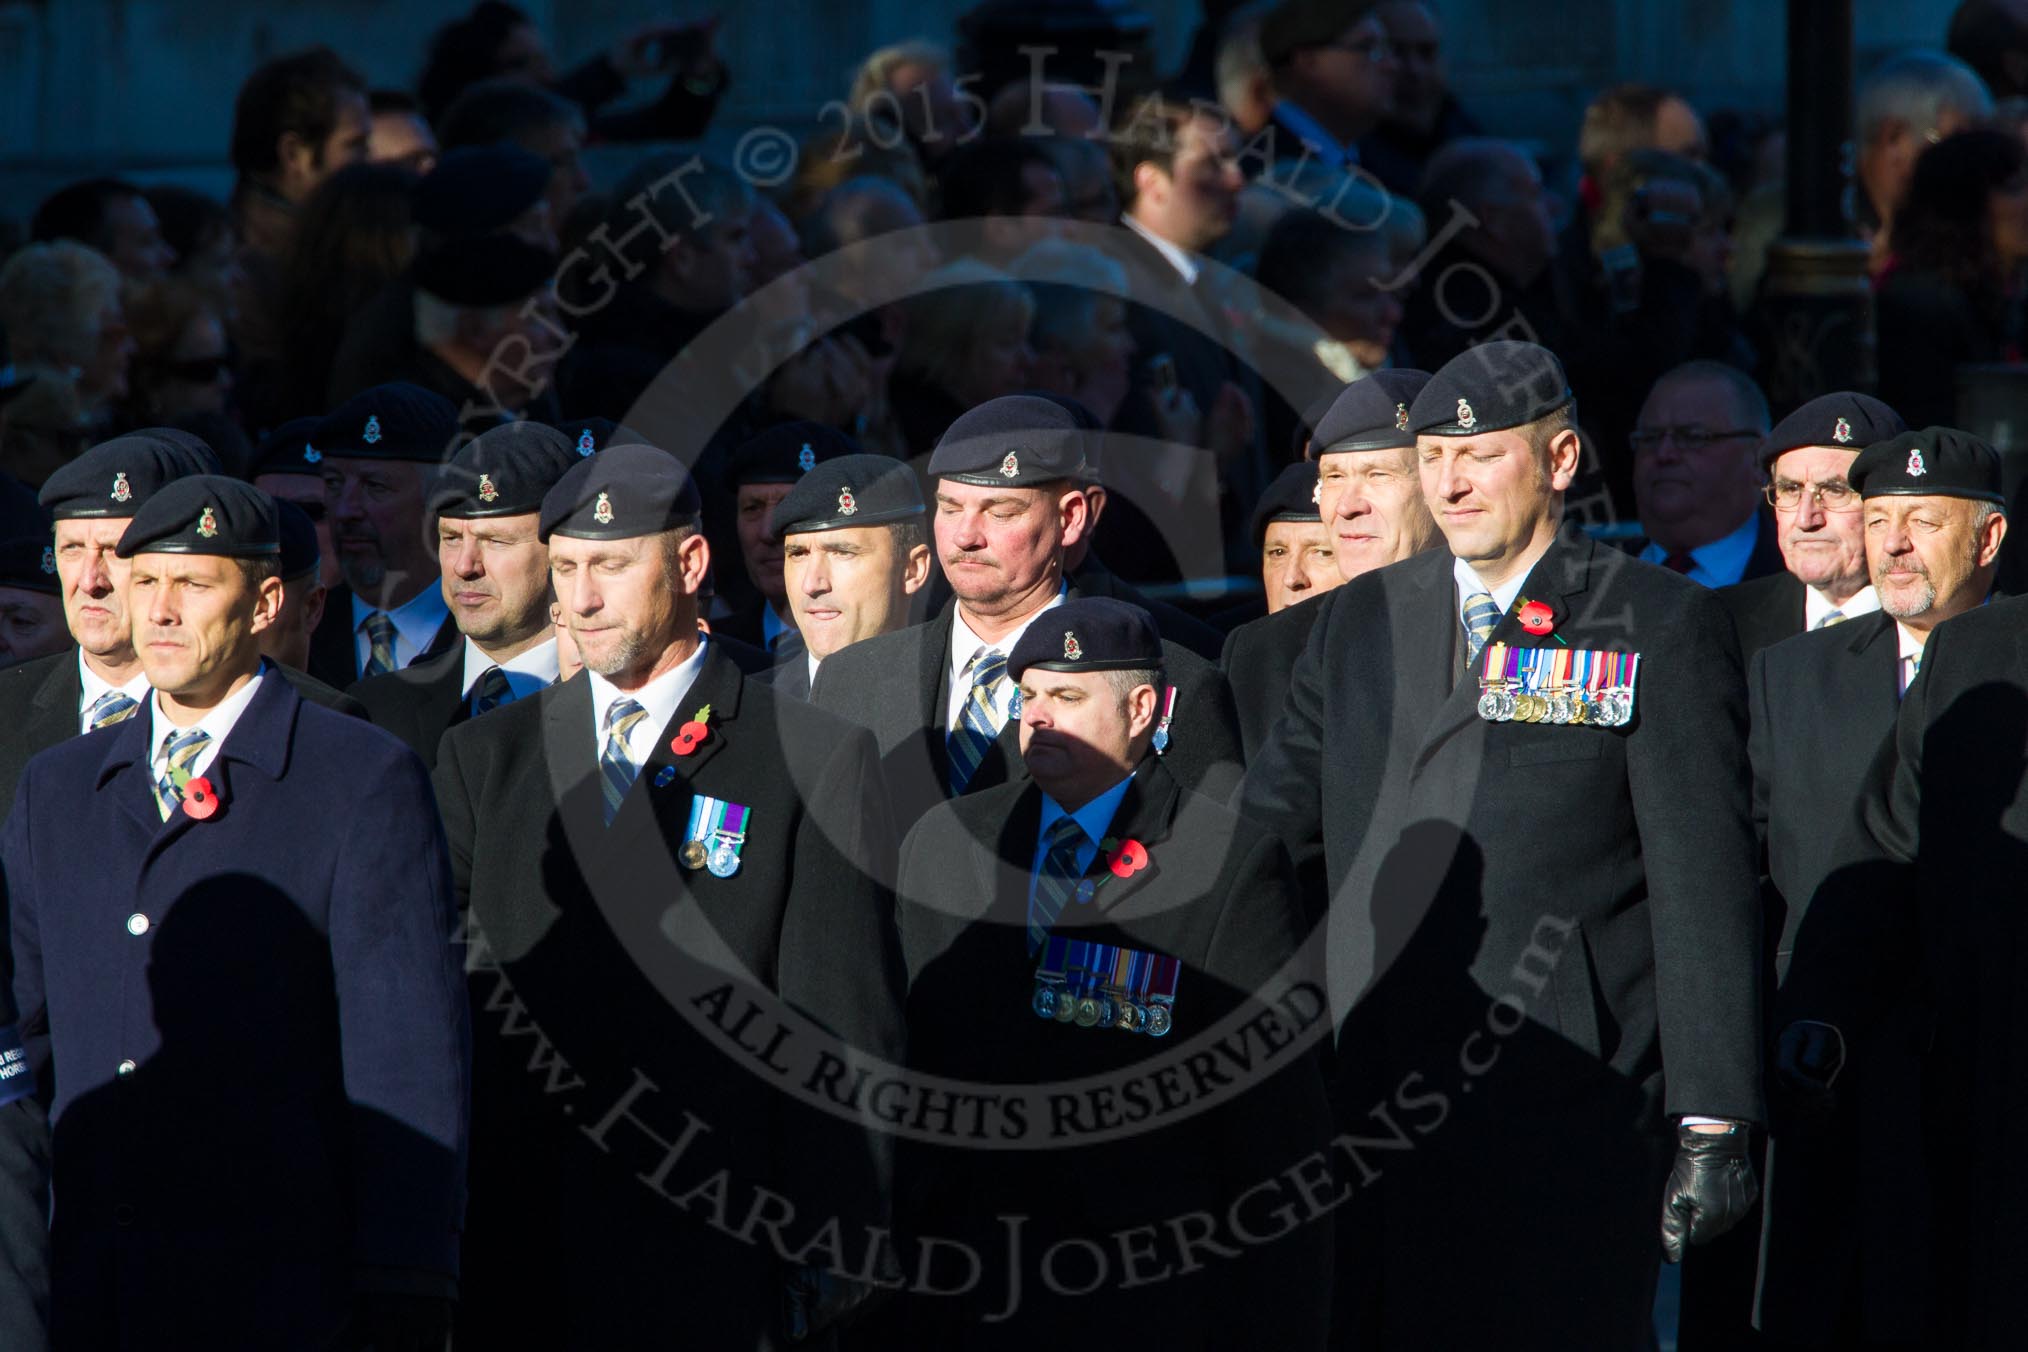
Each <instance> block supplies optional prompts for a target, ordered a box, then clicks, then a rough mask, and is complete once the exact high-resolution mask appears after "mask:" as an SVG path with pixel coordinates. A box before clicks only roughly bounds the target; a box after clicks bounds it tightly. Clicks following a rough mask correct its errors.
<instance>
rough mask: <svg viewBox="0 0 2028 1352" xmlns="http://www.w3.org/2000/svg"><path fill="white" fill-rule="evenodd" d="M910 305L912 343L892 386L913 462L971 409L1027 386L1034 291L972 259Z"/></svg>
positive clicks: (940, 274) (939, 277)
mask: <svg viewBox="0 0 2028 1352" xmlns="http://www.w3.org/2000/svg"><path fill="white" fill-rule="evenodd" d="M923 288H924V289H923V290H922V291H920V292H918V293H917V294H916V295H914V296H911V297H910V298H909V299H908V301H907V302H905V308H906V310H907V324H908V336H907V338H906V340H905V341H904V342H903V344H902V348H901V353H900V355H899V357H898V358H897V359H896V362H895V371H894V379H893V380H892V381H891V382H890V383H889V390H890V396H891V398H892V399H893V401H894V411H895V416H896V418H897V419H898V421H899V423H900V425H901V429H902V435H903V439H904V441H905V443H906V445H907V448H908V453H909V455H910V456H926V455H928V454H929V453H930V452H931V451H932V450H934V449H935V448H936V443H937V438H939V437H941V436H942V435H943V434H944V429H945V428H947V427H949V426H950V425H951V423H952V422H954V421H955V420H956V419H957V417H958V415H959V414H961V413H963V412H965V411H966V410H967V409H970V408H974V407H976V406H978V405H979V404H983V403H985V402H986V401H987V400H988V399H997V398H999V397H1000V396H1001V395H1003V394H1015V393H1018V392H1019V391H1021V390H1022V389H1024V388H1026V387H1027V385H1028V383H1029V377H1028V368H1029V364H1030V362H1031V361H1032V360H1033V358H1034V353H1033V352H1032V351H1031V350H1030V349H1029V346H1028V328H1029V325H1030V323H1031V322H1032V321H1033V319H1034V316H1035V301H1034V298H1033V297H1031V296H1030V295H1029V293H1028V288H1027V287H1025V286H1023V285H1022V284H1021V283H1019V282H1017V281H1015V280H1014V279H1013V278H1011V277H1009V276H1008V275H1007V274H1006V273H1004V272H1001V271H1000V270H998V269H997V268H991V267H988V266H987V265H985V264H984V263H980V262H978V261H976V260H974V259H969V258H961V259H958V260H957V261H956V262H953V263H946V264H945V265H944V266H942V267H941V268H938V269H937V270H936V271H934V272H932V273H930V274H929V275H928V276H927V277H925V278H924V279H923Z"/></svg>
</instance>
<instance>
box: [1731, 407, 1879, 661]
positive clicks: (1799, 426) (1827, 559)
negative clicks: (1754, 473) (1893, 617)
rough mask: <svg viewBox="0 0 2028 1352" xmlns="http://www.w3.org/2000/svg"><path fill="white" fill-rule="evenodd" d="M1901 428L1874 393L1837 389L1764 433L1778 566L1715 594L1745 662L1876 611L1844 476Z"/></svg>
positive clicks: (1861, 533) (1862, 535)
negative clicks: (1785, 641)
mask: <svg viewBox="0 0 2028 1352" xmlns="http://www.w3.org/2000/svg"><path fill="white" fill-rule="evenodd" d="M1907 430H1908V427H1907V424H1905V423H1903V422H1902V420H1901V416H1900V415H1899V414H1897V413H1896V412H1895V411H1894V410H1893V409H1891V408H1889V407H1888V406H1887V405H1885V404H1883V403H1881V402H1880V401H1879V400H1878V399H1875V398H1873V397H1872V396H1871V395H1866V394H1856V393H1854V392H1852V391H1850V390H1840V391H1838V392H1836V393H1834V394H1823V395H1819V396H1817V397H1816V398H1815V399H1812V400H1810V401H1809V402H1808V403H1806V404H1804V405H1803V406H1802V407H1801V408H1798V409H1797V410H1796V411H1795V412H1794V413H1791V414H1789V416H1788V417H1786V418H1783V419H1782V420H1781V421H1780V422H1779V423H1777V424H1775V428H1774V431H1772V432H1770V433H1768V438H1767V442H1766V444H1765V445H1764V446H1762V448H1761V452H1760V460H1761V466H1762V468H1764V469H1765V470H1766V471H1767V477H1768V484H1767V489H1766V492H1767V501H1768V504H1769V505H1770V506H1772V507H1773V508H1774V513H1775V527H1776V530H1777V532H1778V533H1779V537H1780V542H1781V549H1782V563H1783V565H1784V567H1783V570H1782V571H1781V572H1779V573H1770V574H1769V575H1768V576H1766V577H1761V578H1755V579H1753V580H1752V581H1750V582H1741V583H1738V584H1736V585H1734V586H1730V587H1723V588H1720V590H1719V593H1718V599H1719V600H1720V601H1722V602H1724V603H1725V608H1726V609H1727V610H1729V611H1731V612H1732V622H1733V625H1734V626H1735V627H1736V628H1737V629H1738V630H1739V646H1740V650H1741V651H1742V652H1743V653H1744V654H1745V656H1746V658H1747V660H1748V661H1751V660H1752V659H1753V655H1754V654H1755V653H1757V652H1759V651H1760V650H1761V649H1762V648H1765V647H1768V646H1769V645H1771V644H1775V643H1779V642H1780V641H1781V640H1783V639H1785V638H1788V637H1790V636H1791V635H1794V634H1801V633H1805V632H1808V631H1811V630H1816V629H1823V628H1826V627H1828V626H1830V625H1834V624H1841V623H1843V622H1844V621H1846V620H1850V619H1856V618H1858V617H1859V616H1861V615H1870V614H1872V613H1873V612H1874V611H1876V610H1878V609H1879V608H1880V602H1879V600H1878V598H1876V597H1875V596H1874V594H1873V583H1872V580H1871V579H1870V578H1869V576H1868V568H1867V562H1866V528H1865V519H1864V516H1863V515H1862V511H1861V505H1860V501H1859V494H1858V493H1857V492H1856V491H1854V489H1853V488H1852V484H1851V480H1850V479H1849V478H1848V477H1847V476H1848V472H1849V471H1850V470H1851V468H1852V462H1853V461H1854V460H1856V459H1858V458H1859V452H1860V451H1861V450H1862V449H1864V448H1865V447H1867V446H1871V445H1872V444H1873V443H1875V442H1877V441H1887V440H1889V439H1891V438H1893V437H1898V436H1900V435H1901V434H1902V433H1903V432H1906V431H1907Z"/></svg>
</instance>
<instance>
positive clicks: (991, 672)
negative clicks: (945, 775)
mask: <svg viewBox="0 0 2028 1352" xmlns="http://www.w3.org/2000/svg"><path fill="white" fill-rule="evenodd" d="M965 670H966V671H967V672H969V673H970V674H971V677H972V691H971V694H969V695H968V696H966V698H965V707H964V708H963V709H962V710H960V711H959V713H958V726H957V727H956V728H954V729H952V730H951V735H950V737H949V738H948V739H947V740H946V741H945V743H944V746H945V748H946V749H947V750H948V751H949V752H950V757H951V778H950V790H951V796H952V797H953V798H955V797H957V795H959V794H961V793H963V792H964V791H965V786H966V785H967V784H969V783H971V782H972V776H973V775H975V774H977V773H978V772H979V763H980V762H981V761H983V760H985V759H986V751H987V749H988V748H990V747H991V746H992V745H993V743H994V742H995V741H997V740H998V739H999V736H1000V724H999V720H998V718H997V716H996V714H995V713H994V709H993V692H994V689H995V688H996V687H997V686H998V685H999V684H1000V682H1001V681H1004V680H1006V679H1007V655H1006V654H1005V653H1003V652H1001V651H1000V650H999V649H998V648H981V649H979V651H977V652H975V653H973V654H972V660H971V661H969V662H967V663H965Z"/></svg>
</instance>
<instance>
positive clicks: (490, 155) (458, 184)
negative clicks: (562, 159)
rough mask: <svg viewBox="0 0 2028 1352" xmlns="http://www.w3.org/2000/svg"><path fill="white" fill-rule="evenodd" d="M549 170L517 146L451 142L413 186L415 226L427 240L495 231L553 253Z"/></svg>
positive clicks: (558, 227) (559, 226)
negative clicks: (455, 143)
mask: <svg viewBox="0 0 2028 1352" xmlns="http://www.w3.org/2000/svg"><path fill="white" fill-rule="evenodd" d="M550 172H551V168H550V164H549V161H548V160H545V159H544V158H542V156H540V155H537V154H536V153H534V152H533V151H530V150H524V149H522V148H521V147H520V146H515V145H505V144H502V145H490V146H455V147H453V148H452V149H450V150H447V151H445V152H444V154H443V157H442V158H440V159H439V160H438V161H437V163H436V167H435V168H434V169H431V170H430V171H429V172H428V173H427V174H424V175H423V176H422V178H421V179H420V180H419V181H418V182H417V183H416V185H415V192H414V194H413V195H412V197H411V200H410V207H411V211H412V214H413V217H414V220H415V224H416V228H417V229H418V230H420V231H423V232H424V236H423V237H424V238H425V239H428V240H430V241H432V242H433V243H435V242H438V241H445V240H470V239H474V238H477V237H479V236H482V235H490V234H494V233H500V234H506V235H512V236H513V237H515V238H516V239H520V240H523V241H525V242H526V243H528V244H532V245H534V246H535V247H537V248H539V249H547V250H549V251H550V252H551V253H554V252H555V251H556V232H557V231H558V230H561V229H562V228H563V222H562V221H559V220H554V219H552V218H551V216H550V214H549V199H548V196H547V194H548V191H549V176H550Z"/></svg>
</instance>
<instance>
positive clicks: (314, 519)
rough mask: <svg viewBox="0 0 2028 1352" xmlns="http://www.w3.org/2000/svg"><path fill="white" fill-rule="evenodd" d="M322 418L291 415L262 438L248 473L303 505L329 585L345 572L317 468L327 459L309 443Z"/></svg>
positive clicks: (321, 577)
mask: <svg viewBox="0 0 2028 1352" xmlns="http://www.w3.org/2000/svg"><path fill="white" fill-rule="evenodd" d="M323 421H324V419H323V417H322V415H318V416H316V417H303V418H291V419H289V421H287V422H285V423H283V424H282V425H281V426H280V427H277V428H276V429H275V430H274V431H272V432H270V433H268V434H267V435H266V436H265V437H262V438H261V442H260V445H258V446H256V447H255V448H254V452H253V460H252V464H251V466H250V467H249V470H248V473H249V475H250V477H251V478H252V481H253V486H254V487H255V488H258V489H260V490H261V492H263V493H266V494H269V495H270V496H272V497H275V498H279V499H281V500H282V501H283V502H287V503H291V504H293V505H294V506H296V507H299V508H301V509H302V512H303V515H304V517H305V518H306V519H308V520H309V522H310V523H311V525H312V526H314V527H315V529H316V537H317V559H318V564H317V574H316V576H317V581H319V582H320V583H322V584H323V585H324V586H325V587H327V588H329V587H335V586H337V585H338V584H339V583H340V582H342V581H344V574H342V573H341V572H340V571H339V569H338V551H337V550H335V549H333V548H332V547H331V517H330V513H329V512H328V510H327V509H326V505H325V502H324V473H323V471H322V470H321V469H319V468H318V465H319V463H320V462H321V461H322V460H323V458H324V457H323V453H322V452H320V451H317V450H316V449H315V448H314V447H312V446H311V444H310V438H311V437H312V436H314V435H315V434H316V431H317V425H318V424H319V423H321V422H323ZM313 456H314V457H315V458H314V459H313V458H312V457H313Z"/></svg>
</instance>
